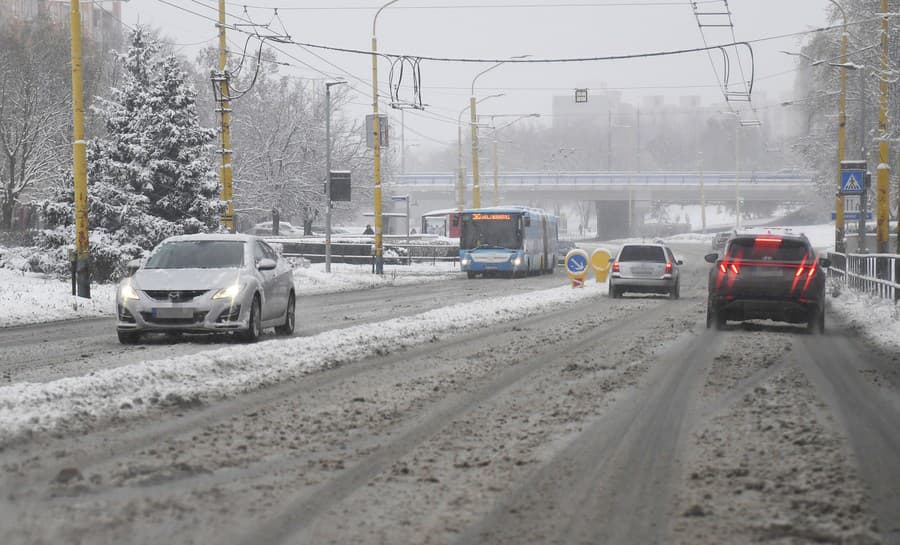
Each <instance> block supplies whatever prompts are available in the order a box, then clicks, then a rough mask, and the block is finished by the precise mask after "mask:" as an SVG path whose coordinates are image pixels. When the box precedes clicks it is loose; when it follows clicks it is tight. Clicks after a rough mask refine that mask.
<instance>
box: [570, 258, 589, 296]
mask: <svg viewBox="0 0 900 545" xmlns="http://www.w3.org/2000/svg"><path fill="white" fill-rule="evenodd" d="M588 261H589V259H588V254H587V252H585V251H584V250H582V249H580V248H575V249H574V250H570V251H569V253H567V254H566V261H565V263H566V273H567V274H568V275H569V278H570V279H571V280H572V287H573V288H577V287H584V279H585V277H586V276H587V273H588Z"/></svg>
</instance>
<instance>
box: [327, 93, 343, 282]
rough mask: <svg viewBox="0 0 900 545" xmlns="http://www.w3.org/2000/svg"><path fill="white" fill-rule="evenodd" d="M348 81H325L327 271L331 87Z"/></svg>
mask: <svg viewBox="0 0 900 545" xmlns="http://www.w3.org/2000/svg"><path fill="white" fill-rule="evenodd" d="M343 83H347V82H346V81H326V82H325V201H326V202H325V272H327V273H330V272H331V87H332V86H333V85H341V84H343Z"/></svg>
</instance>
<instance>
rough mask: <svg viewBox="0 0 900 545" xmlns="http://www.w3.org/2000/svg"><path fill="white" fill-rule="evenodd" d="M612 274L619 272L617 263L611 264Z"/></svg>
mask: <svg viewBox="0 0 900 545" xmlns="http://www.w3.org/2000/svg"><path fill="white" fill-rule="evenodd" d="M612 272H619V262H618V261H616V262H615V263H613V267H612Z"/></svg>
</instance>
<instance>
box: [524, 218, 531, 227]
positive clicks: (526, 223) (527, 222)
mask: <svg viewBox="0 0 900 545" xmlns="http://www.w3.org/2000/svg"><path fill="white" fill-rule="evenodd" d="M524 223H525V227H531V216H525V221H524Z"/></svg>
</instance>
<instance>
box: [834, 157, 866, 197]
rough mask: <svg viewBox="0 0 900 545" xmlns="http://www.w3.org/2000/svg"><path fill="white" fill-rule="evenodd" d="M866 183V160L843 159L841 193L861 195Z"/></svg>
mask: <svg viewBox="0 0 900 545" xmlns="http://www.w3.org/2000/svg"><path fill="white" fill-rule="evenodd" d="M865 184H866V162H865V161H841V190H840V194H841V195H860V194H862V192H863V189H864V188H865Z"/></svg>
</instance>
